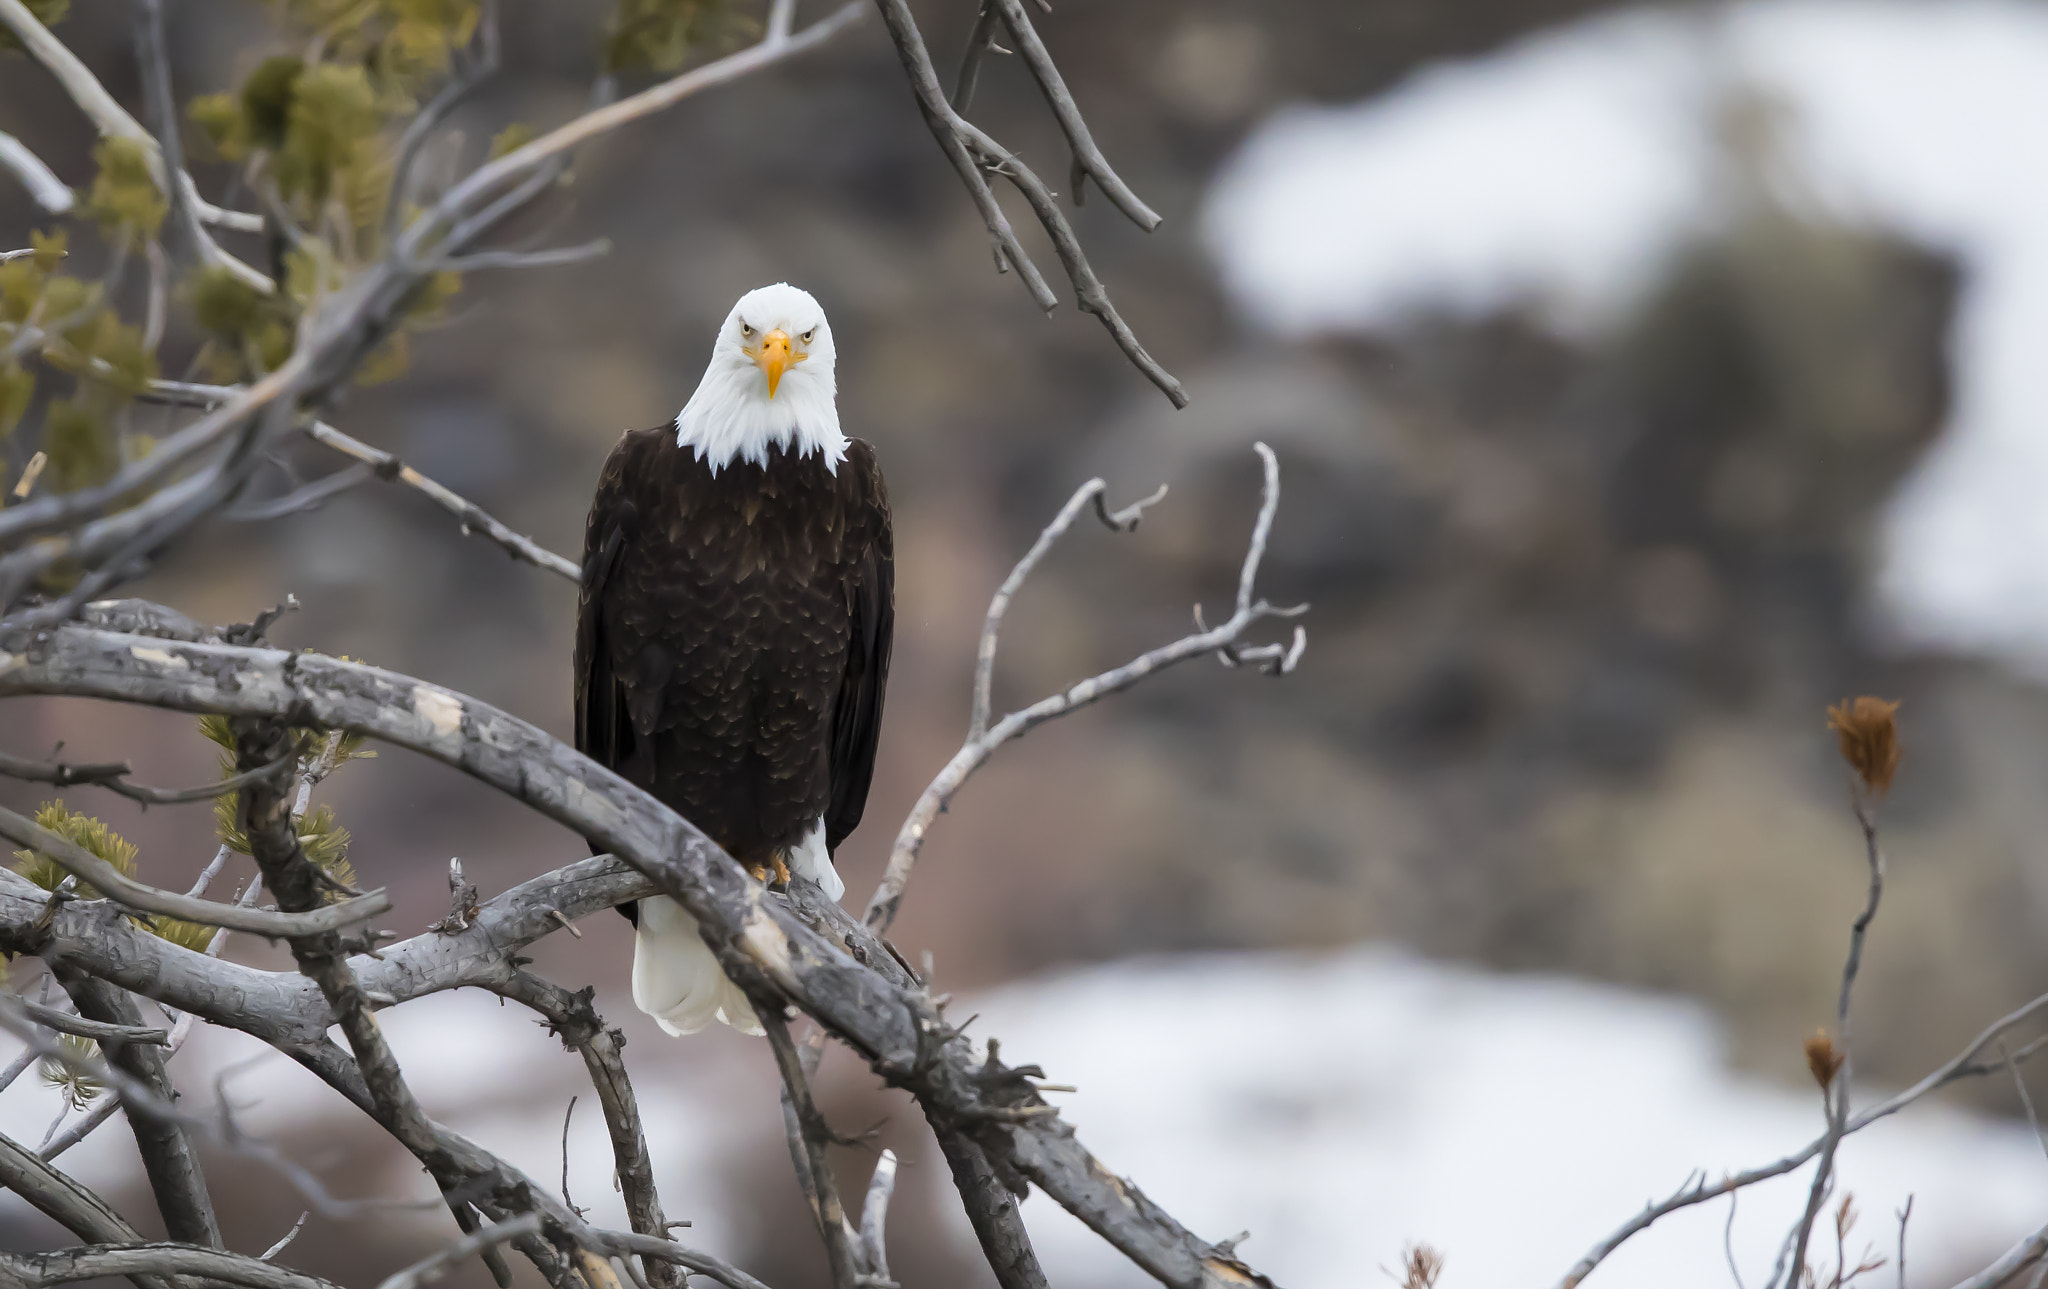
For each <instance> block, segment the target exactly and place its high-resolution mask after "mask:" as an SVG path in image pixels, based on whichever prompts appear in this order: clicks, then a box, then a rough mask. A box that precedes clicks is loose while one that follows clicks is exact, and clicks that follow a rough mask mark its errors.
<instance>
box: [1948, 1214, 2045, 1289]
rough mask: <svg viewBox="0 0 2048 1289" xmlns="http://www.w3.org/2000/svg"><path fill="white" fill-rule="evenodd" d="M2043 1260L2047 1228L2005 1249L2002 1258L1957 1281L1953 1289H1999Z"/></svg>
mask: <svg viewBox="0 0 2048 1289" xmlns="http://www.w3.org/2000/svg"><path fill="white" fill-rule="evenodd" d="M2044 1259H2048V1226H2044V1227H2042V1228H2041V1229H2040V1230H2038V1231H2035V1232H2034V1233H2033V1234H2032V1235H2029V1236H2027V1237H2026V1238H2025V1239H2023V1240H2021V1241H2020V1242H2019V1243H2018V1244H2015V1245H2013V1246H2012V1247H2011V1248H2010V1249H2007V1250H2006V1251H2005V1254H2004V1256H2002V1257H2000V1258H1999V1259H1998V1261H1996V1262H1994V1263H1992V1264H1991V1265H1990V1266H1988V1267H1986V1268H1984V1269H1983V1270H1982V1271H1979V1272H1978V1273H1977V1274H1976V1275H1974V1276H1971V1277H1970V1278H1969V1279H1967V1280H1962V1281H1958V1282H1957V1284H1956V1286H1955V1289H1999V1286H2001V1285H2003V1284H2005V1283H2006V1282H2007V1281H2008V1280H2011V1279H2012V1278H2013V1277H2014V1276H2016V1275H2018V1274H2019V1273H2020V1272H2022V1271H2025V1270H2026V1269H2027V1268H2028V1267H2031V1266H2034V1265H2035V1264H2036V1263H2039V1262H2041V1261H2042V1260H2044Z"/></svg>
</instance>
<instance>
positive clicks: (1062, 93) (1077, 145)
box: [994, 0, 1159, 233]
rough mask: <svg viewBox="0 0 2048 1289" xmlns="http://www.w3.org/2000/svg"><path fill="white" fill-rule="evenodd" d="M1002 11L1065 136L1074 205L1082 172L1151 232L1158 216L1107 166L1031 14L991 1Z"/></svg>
mask: <svg viewBox="0 0 2048 1289" xmlns="http://www.w3.org/2000/svg"><path fill="white" fill-rule="evenodd" d="M994 3H995V4H996V5H997V6H998V7H999V8H1000V9H1001V10H1002V15H1003V25H1004V26H1005V27H1008V28H1009V29H1010V37H1011V39H1013V40H1015V41H1016V42H1017V54H1018V56H1019V57H1021V58H1022V59H1023V60H1024V65H1025V66H1026V67H1029V68H1030V69H1031V76H1032V79H1033V80H1036V81H1037V82H1038V89H1039V92H1040V93H1042V94H1044V95H1045V101H1046V105H1047V106H1048V107H1050V108H1052V114H1053V117H1054V118H1055V119H1056V120H1058V121H1059V123H1060V132H1061V133H1063V134H1065V135H1066V136H1067V145H1068V146H1069V147H1071V148H1072V149H1073V150H1074V168H1075V171H1076V172H1077V173H1076V181H1075V183H1074V191H1073V193H1072V196H1073V199H1074V204H1075V205H1076V206H1078V205H1080V204H1081V189H1082V184H1081V183H1080V181H1079V176H1080V175H1083V174H1085V175H1086V176H1087V177H1088V178H1090V179H1093V180H1094V181H1095V182H1096V183H1097V184H1098V185H1100V186H1101V188H1102V191H1103V192H1104V193H1106V194H1108V196H1109V199H1110V200H1111V201H1112V202H1114V203H1116V208H1117V209H1118V210H1120V211H1122V212H1123V213H1124V214H1126V215H1128V216H1129V217H1130V220H1131V222H1132V223H1134V224H1136V225H1137V226H1138V227H1140V228H1142V229H1144V230H1145V231H1146V232H1148V233H1149V232H1151V231H1152V230H1153V229H1155V228H1157V227H1159V216H1158V215H1157V214H1156V213H1154V211H1153V210H1152V208H1151V207H1150V206H1147V205H1146V204H1145V203H1144V202H1142V201H1139V200H1138V194H1136V193H1134V192H1132V191H1131V189H1130V186H1129V185H1128V184H1126V183H1125V182H1124V181H1123V180H1122V179H1121V178H1119V177H1118V176H1117V173H1116V171H1114V170H1112V169H1110V168H1109V160H1108V158H1106V157H1104V156H1103V155H1102V149H1100V148H1098V147H1096V146H1095V136H1094V135H1092V134H1090V133H1089V132H1088V123H1087V122H1086V121H1084V120H1082V119H1081V109H1080V107H1079V106H1077V105H1076V104H1075V102H1074V96H1073V95H1072V94H1071V93H1069V92H1068V90H1067V83H1066V81H1065V79H1064V78H1062V77H1061V76H1060V69H1059V68H1058V66H1056V65H1055V64H1054V63H1053V61H1052V55H1051V54H1049V53H1047V52H1046V49H1045V42H1044V41H1041V40H1040V39H1039V38H1038V31H1037V29H1036V28H1034V27H1033V26H1032V25H1031V16H1030V15H1029V14H1028V13H1026V12H1025V10H1024V4H1023V0H994Z"/></svg>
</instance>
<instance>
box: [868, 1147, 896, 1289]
mask: <svg viewBox="0 0 2048 1289" xmlns="http://www.w3.org/2000/svg"><path fill="white" fill-rule="evenodd" d="M895 1190H896V1152H895V1151H893V1150H885V1151H883V1152H882V1157H881V1158H880V1159H877V1160H876V1161H875V1175H874V1176H873V1177H870V1178H869V1179H868V1193H867V1198H866V1199H865V1200H863V1201H862V1202H861V1206H860V1242H861V1252H862V1255H863V1256H864V1258H865V1259H866V1261H867V1264H868V1274H869V1275H871V1276H874V1277H876V1278H878V1279H880V1280H885V1281H886V1280H888V1279H889V1247H888V1226H889V1197H890V1195H892V1194H894V1193H895Z"/></svg>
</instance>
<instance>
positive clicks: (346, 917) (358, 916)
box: [0, 654, 391, 940]
mask: <svg viewBox="0 0 2048 1289" xmlns="http://www.w3.org/2000/svg"><path fill="white" fill-rule="evenodd" d="M11 657H12V655H10V654H0V659H9V658H11ZM5 665H6V664H5V663H4V662H0V668H4V667H5ZM0 837H5V838H7V839H8V840H10V841H12V842H14V843H16V844H17V845H21V846H26V847H28V848H29V849H30V850H33V851H36V852H38V853H39V854H43V855H47V856H49V857H50V858H51V859H52V860H53V861H55V862H56V863H57V864H59V865H61V866H62V867H63V868H64V869H65V870H66V871H68V872H71V873H75V874H76V875H77V876H78V879H79V880H80V881H83V882H90V883H92V885H94V886H96V887H98V888H99V889H100V891H101V892H102V893H104V894H106V895H107V896H109V897H110V898H112V899H113V900H114V901H115V902H116V903H118V904H122V905H125V906H127V907H128V908H132V909H139V910H141V911H142V912H144V913H158V914H161V915H163V916H164V917H170V918H178V919H180V920H181V921H185V922H198V923H201V924H202V925H205V926H219V927H226V928H227V929H228V930H230V931H248V932H252V933H254V934H256V935H260V936H267V937H269V938H270V939H273V940H275V939H281V938H284V937H288V936H294V935H312V934H317V933H319V932H322V931H335V930H339V929H341V928H343V927H350V926H354V925H356V924H357V923H359V922H366V921H368V920H369V919H371V918H373V917H376V916H377V915H378V914H379V913H388V912H390V911H391V897H390V896H388V895H386V894H385V893H384V892H383V891H382V890H376V891H371V892H369V893H368V894H366V895H361V896H358V897H357V898H355V899H352V900H344V901H342V902H341V903H339V904H329V905H327V906H326V907H324V908H320V909H314V910H312V911H311V912H306V913H270V912H267V911H265V910H263V909H245V908H241V907H239V906H237V905H233V904H216V903H214V902H213V901H212V900H197V899H192V898H191V897H189V896H185V895H177V894H174V893H172V892H170V891H160V890H158V889H157V888H155V887H154V886H144V885H143V884H142V883H141V882H138V881H136V880H135V879H134V878H132V877H129V876H128V875H127V874H126V873H123V872H122V871H121V870H120V869H118V868H115V867H114V866H113V865H112V864H109V863H108V862H107V861H106V860H104V859H101V858H100V857H99V856H97V855H94V854H92V853H91V852H90V851H87V850H86V849H84V848H83V847H81V846H78V845H76V844H74V843H73V842H70V841H67V840H66V839H65V838H63V837H61V836H59V835H58V834H56V833H54V832H51V831H50V830H49V829H47V828H44V827H42V826H40V825H39V824H37V823H36V822H35V821H34V820H33V819H27V818H24V817H22V816H21V815H18V814H15V813H14V812H13V811H12V810H8V809H6V808H4V807H0Z"/></svg>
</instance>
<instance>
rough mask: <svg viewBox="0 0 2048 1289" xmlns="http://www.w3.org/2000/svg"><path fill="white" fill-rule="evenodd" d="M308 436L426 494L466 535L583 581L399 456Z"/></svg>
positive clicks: (317, 433)
mask: <svg viewBox="0 0 2048 1289" xmlns="http://www.w3.org/2000/svg"><path fill="white" fill-rule="evenodd" d="M306 436H307V437H308V438H310V439H312V440H313V441H315V442H316V443H323V444H325V445H327V446H328V447H330V448H333V449H334V450H335V451H337V452H343V453H346V454H348V455H349V456H352V457H354V458H355V459H356V460H358V461H361V462H364V463H365V464H367V465H368V466H369V467H370V468H371V469H372V470H374V471H375V472H376V474H377V477H378V478H380V479H389V480H393V481H395V482H398V483H402V484H404V485H405V486H406V487H408V488H413V489H416V490H418V491H419V492H422V493H424V494H426V496H427V497H428V498H429V499H431V500H432V501H433V502H434V504H435V505H437V506H439V507H441V509H443V510H445V511H447V512H448V513H449V514H451V515H453V516H455V517H456V518H457V519H458V520H460V521H462V530H463V532H464V533H465V534H468V533H472V532H474V533H481V534H483V535H484V536H485V537H488V538H489V539H490V540H492V541H494V542H496V543H497V544H498V545H499V547H501V548H502V549H503V550H504V551H505V553H506V554H508V555H511V556H512V557H513V558H514V559H518V560H522V561H524V562H526V563H528V564H531V565H533V566H534V567H535V568H542V569H546V570H547V571H548V572H550V573H555V574H558V575H559V576H562V577H566V578H568V579H569V580H570V581H572V582H580V581H582V580H583V572H582V570H581V569H580V568H578V567H577V566H576V564H575V563H574V562H573V561H571V560H569V559H567V558H564V557H563V556H560V555H557V554H555V553H554V552H553V551H551V550H548V549H547V548H546V547H544V546H542V545H540V544H539V543H538V542H536V541H534V540H533V539H532V538H531V537H526V536H523V535H521V534H519V533H516V532H513V531H512V530H511V529H510V528H507V527H506V526H505V525H504V524H502V523H500V522H498V521H497V520H496V519H493V518H492V517H491V516H490V515H488V514H486V513H485V512H484V511H483V509H482V508H481V507H479V506H477V505H476V503H474V502H472V501H467V500H465V499H463V498H462V497H459V496H457V495H456V494H455V493H453V492H450V491H449V490H448V489H447V488H444V487H442V486H441V485H440V484H438V483H436V482H434V481H433V480H432V479H429V478H427V477H426V476H425V475H423V474H421V473H420V472H419V471H417V470H415V469H413V468H412V467H411V466H409V465H407V464H405V463H404V462H403V461H400V460H399V459H398V458H397V457H396V456H394V455H392V454H391V453H389V452H385V451H383V450H382V449H379V448H373V447H371V446H370V445H369V444H367V443H363V442H361V441H360V440H357V439H354V438H351V437H349V436H348V435H346V434H343V433H342V432H341V431H340V430H337V429H335V428H334V427H333V426H331V425H327V424H324V423H322V422H318V421H316V422H314V423H313V424H312V425H311V426H309V427H308V428H307V430H306Z"/></svg>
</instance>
